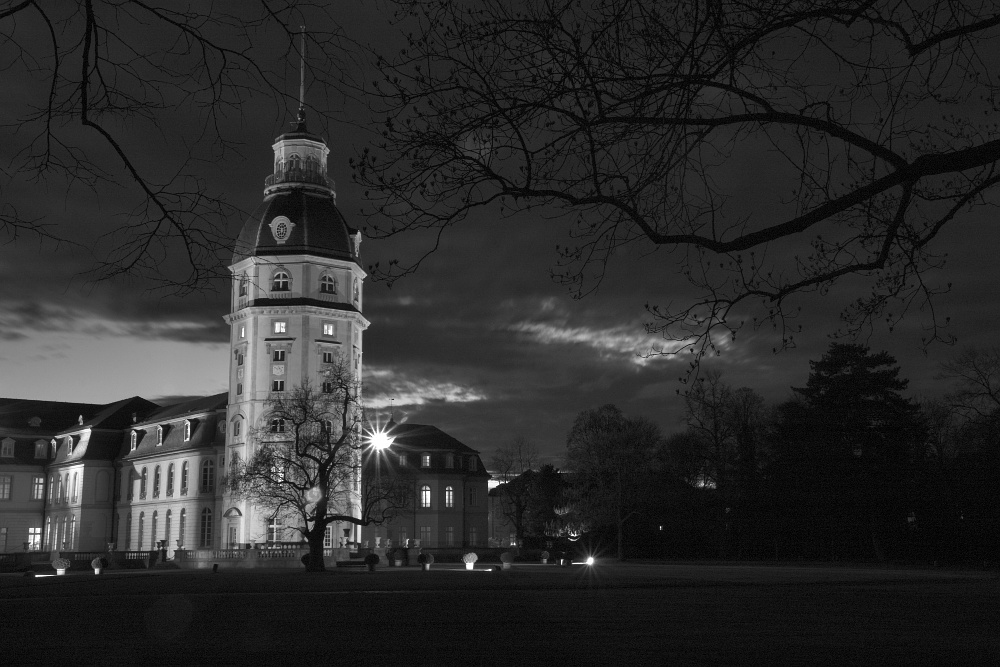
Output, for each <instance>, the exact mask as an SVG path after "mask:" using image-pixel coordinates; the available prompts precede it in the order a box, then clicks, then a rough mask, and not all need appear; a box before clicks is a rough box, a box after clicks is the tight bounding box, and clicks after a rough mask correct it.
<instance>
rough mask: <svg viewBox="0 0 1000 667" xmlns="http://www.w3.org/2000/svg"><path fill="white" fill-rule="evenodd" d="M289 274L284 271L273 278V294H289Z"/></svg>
mask: <svg viewBox="0 0 1000 667" xmlns="http://www.w3.org/2000/svg"><path fill="white" fill-rule="evenodd" d="M290 282H291V281H290V279H289V277H288V274H287V273H286V272H284V271H278V272H277V273H275V274H274V277H272V278H271V291H272V292H287V291H288V286H289V283H290Z"/></svg>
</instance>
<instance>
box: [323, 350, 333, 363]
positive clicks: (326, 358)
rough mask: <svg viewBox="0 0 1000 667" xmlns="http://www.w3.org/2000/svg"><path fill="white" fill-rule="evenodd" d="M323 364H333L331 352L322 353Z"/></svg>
mask: <svg viewBox="0 0 1000 667" xmlns="http://www.w3.org/2000/svg"><path fill="white" fill-rule="evenodd" d="M323 363H324V364H332V363H333V352H324V353H323Z"/></svg>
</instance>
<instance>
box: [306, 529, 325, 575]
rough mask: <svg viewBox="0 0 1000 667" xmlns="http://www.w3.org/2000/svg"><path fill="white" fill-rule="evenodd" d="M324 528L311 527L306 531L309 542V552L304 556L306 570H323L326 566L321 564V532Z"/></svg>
mask: <svg viewBox="0 0 1000 667" xmlns="http://www.w3.org/2000/svg"><path fill="white" fill-rule="evenodd" d="M324 532H326V531H325V530H316V529H313V530H311V531H309V532H308V533H306V540H308V542H309V553H308V554H307V558H306V572H324V571H326V566H325V565H324V564H323V533H324Z"/></svg>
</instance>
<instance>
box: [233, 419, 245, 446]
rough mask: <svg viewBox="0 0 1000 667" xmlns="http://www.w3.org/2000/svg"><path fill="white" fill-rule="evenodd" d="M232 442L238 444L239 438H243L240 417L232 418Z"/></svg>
mask: <svg viewBox="0 0 1000 667" xmlns="http://www.w3.org/2000/svg"><path fill="white" fill-rule="evenodd" d="M232 433H233V442H239V441H240V438H242V437H243V419H241V418H240V417H234V418H233V428H232Z"/></svg>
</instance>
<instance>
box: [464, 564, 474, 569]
mask: <svg viewBox="0 0 1000 667" xmlns="http://www.w3.org/2000/svg"><path fill="white" fill-rule="evenodd" d="M473 565H475V563H466V564H465V569H466V570H471V569H472V566H473Z"/></svg>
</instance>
